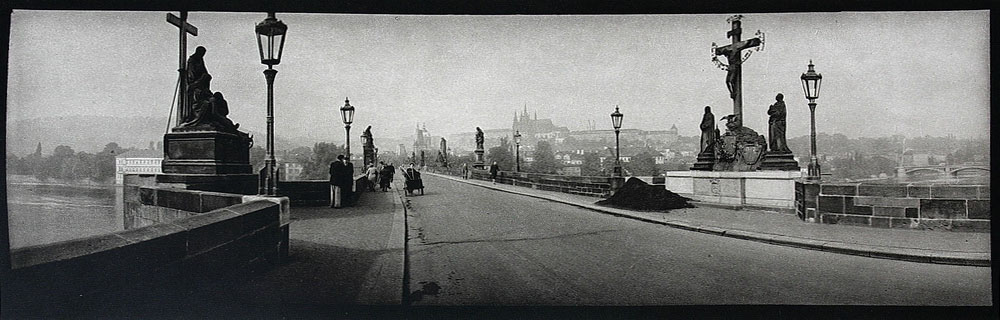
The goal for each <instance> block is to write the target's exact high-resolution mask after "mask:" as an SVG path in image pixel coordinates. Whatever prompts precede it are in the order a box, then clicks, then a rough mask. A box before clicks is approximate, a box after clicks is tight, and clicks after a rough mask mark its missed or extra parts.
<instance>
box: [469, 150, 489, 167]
mask: <svg viewBox="0 0 1000 320" xmlns="http://www.w3.org/2000/svg"><path fill="white" fill-rule="evenodd" d="M475 152H476V162H473V163H472V167H473V168H476V169H486V161H485V160H484V159H483V153H484V152H485V151H483V149H476V151H475Z"/></svg>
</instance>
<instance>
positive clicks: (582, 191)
mask: <svg viewBox="0 0 1000 320" xmlns="http://www.w3.org/2000/svg"><path fill="white" fill-rule="evenodd" d="M471 178H472V179H478V180H486V181H490V173H489V171H487V170H478V169H474V170H472V177H471ZM497 183H504V184H510V185H515V186H521V187H529V188H534V189H539V190H548V191H559V192H564V193H572V194H579V195H585V196H591V197H608V196H609V195H611V178H610V177H588V176H564V175H555V174H540V173H527V172H512V171H500V172H498V173H497Z"/></svg>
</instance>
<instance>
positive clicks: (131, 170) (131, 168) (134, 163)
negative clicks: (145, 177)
mask: <svg viewBox="0 0 1000 320" xmlns="http://www.w3.org/2000/svg"><path fill="white" fill-rule="evenodd" d="M162 163H163V151H162V150H152V149H145V150H131V151H126V152H123V153H122V154H119V155H118V156H116V157H115V184H122V182H123V181H124V179H125V175H126V174H161V173H163V168H162V166H161V164H162Z"/></svg>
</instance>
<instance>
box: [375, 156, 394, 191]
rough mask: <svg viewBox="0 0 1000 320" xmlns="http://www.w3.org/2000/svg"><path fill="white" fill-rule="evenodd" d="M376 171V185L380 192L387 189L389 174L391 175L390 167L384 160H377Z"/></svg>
mask: <svg viewBox="0 0 1000 320" xmlns="http://www.w3.org/2000/svg"><path fill="white" fill-rule="evenodd" d="M379 166H380V167H381V168H379V171H378V186H379V189H380V190H382V192H386V191H387V189H389V176H390V175H392V171H390V170H392V168H391V167H389V166H388V165H386V164H385V163H384V162H381V161H379Z"/></svg>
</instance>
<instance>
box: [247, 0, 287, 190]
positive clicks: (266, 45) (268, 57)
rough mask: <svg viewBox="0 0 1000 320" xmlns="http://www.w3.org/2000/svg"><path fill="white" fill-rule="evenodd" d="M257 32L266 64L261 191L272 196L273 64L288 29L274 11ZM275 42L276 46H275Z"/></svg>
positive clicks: (261, 23) (278, 56)
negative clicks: (264, 148)
mask: <svg viewBox="0 0 1000 320" xmlns="http://www.w3.org/2000/svg"><path fill="white" fill-rule="evenodd" d="M254 30H255V31H256V32H257V49H258V50H259V51H260V63H261V64H265V65H267V70H264V79H265V80H267V160H265V168H266V170H267V172H266V174H265V178H264V186H262V187H261V189H262V190H260V191H261V193H263V194H265V195H269V196H273V195H275V194H276V193H277V189H278V188H277V178H276V177H275V170H276V169H277V165H276V161H275V160H274V76H275V75H276V74H277V73H278V71H277V70H274V66H275V65H277V64H278V63H281V51H282V49H284V47H285V33H286V32H287V31H288V26H286V25H285V24H284V23H283V22H281V20H278V19H275V18H274V12H273V11H271V12H268V13H267V18H266V19H264V21H261V22H260V23H258V24H257V27H256V28H254ZM275 44H277V47H275Z"/></svg>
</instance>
